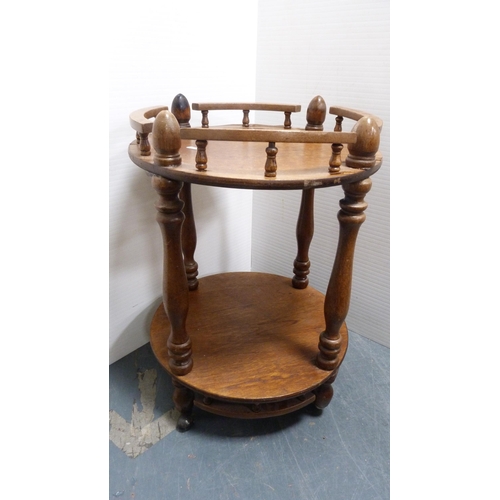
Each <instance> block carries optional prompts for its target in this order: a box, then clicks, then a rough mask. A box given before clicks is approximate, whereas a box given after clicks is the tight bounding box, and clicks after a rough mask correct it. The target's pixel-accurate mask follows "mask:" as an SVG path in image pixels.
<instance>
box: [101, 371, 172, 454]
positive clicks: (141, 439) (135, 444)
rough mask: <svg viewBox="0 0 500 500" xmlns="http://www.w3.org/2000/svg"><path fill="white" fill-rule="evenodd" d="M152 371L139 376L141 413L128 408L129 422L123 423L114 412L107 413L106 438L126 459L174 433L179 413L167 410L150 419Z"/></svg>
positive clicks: (153, 373)
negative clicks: (130, 415)
mask: <svg viewBox="0 0 500 500" xmlns="http://www.w3.org/2000/svg"><path fill="white" fill-rule="evenodd" d="M156 378H157V373H156V370H146V371H145V372H144V373H141V374H139V391H140V393H141V405H142V410H141V411H139V409H138V407H137V403H135V402H134V404H133V407H132V420H131V422H127V421H126V420H125V419H124V418H123V417H122V416H121V415H119V414H118V413H116V411H114V410H110V411H109V423H110V431H109V439H110V440H111V441H112V442H113V443H114V444H115V445H116V446H118V448H120V449H121V450H122V451H123V452H124V453H125V454H126V455H127V456H129V457H131V458H136V457H138V456H139V455H141V454H142V453H144V452H145V451H146V450H148V449H149V448H151V447H152V446H153V445H155V444H156V443H157V442H158V441H160V440H161V439H163V438H164V437H165V436H167V435H168V434H170V433H171V432H172V431H173V430H175V426H176V423H177V418H178V417H179V413H178V412H177V411H176V410H175V409H172V410H169V411H167V412H166V413H164V414H163V415H162V416H161V417H159V418H157V419H156V420H154V406H155V400H156Z"/></svg>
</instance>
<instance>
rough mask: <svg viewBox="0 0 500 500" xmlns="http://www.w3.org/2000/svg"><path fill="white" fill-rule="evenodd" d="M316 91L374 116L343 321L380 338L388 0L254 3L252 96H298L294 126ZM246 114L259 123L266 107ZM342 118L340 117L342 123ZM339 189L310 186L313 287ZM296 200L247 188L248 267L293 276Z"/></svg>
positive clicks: (328, 258)
mask: <svg viewBox="0 0 500 500" xmlns="http://www.w3.org/2000/svg"><path fill="white" fill-rule="evenodd" d="M318 94H319V95H321V96H323V98H324V99H325V101H326V104H327V106H328V107H329V106H332V105H343V106H346V107H351V108H357V109H361V110H366V111H368V112H370V113H373V114H375V115H377V116H379V117H380V118H382V119H383V121H384V127H383V131H382V138H381V145H380V150H381V152H382V154H383V156H384V162H383V166H382V168H381V170H380V171H379V172H378V173H377V174H376V175H375V176H374V177H373V178H372V180H373V188H372V190H371V191H370V193H368V195H367V197H366V200H367V202H368V209H367V211H366V214H367V219H366V222H365V223H364V224H363V226H361V230H360V233H359V236H358V242H357V246H356V253H355V260H354V275H353V288H352V296H351V307H350V311H349V315H348V317H347V324H348V327H349V329H350V330H351V331H354V332H356V333H359V334H361V335H364V336H366V337H368V338H371V339H373V340H375V341H377V342H379V343H382V344H384V345H389V271H390V267H389V165H390V155H389V139H390V116H389V0H378V1H376V2H374V1H372V0H337V1H334V2H332V1H331V0H328V1H325V0H311V1H309V2H303V1H301V0H261V1H260V2H259V22H258V50H257V92H256V97H257V100H259V101H275V102H285V103H291V104H301V105H302V110H303V111H302V112H301V113H300V114H297V115H296V114H294V115H292V125H293V126H304V125H305V123H306V120H305V111H306V109H307V106H308V104H309V102H310V100H311V99H312V98H313V97H314V96H316V95H318ZM256 119H257V120H258V121H260V122H266V120H268V119H270V114H266V113H262V114H257V118H256ZM334 125H335V117H334V116H333V115H327V119H326V122H325V129H328V130H333V127H334ZM352 126H353V122H352V121H350V120H344V123H343V127H344V130H347V131H349V130H350V129H351V128H352ZM277 146H278V148H279V144H278V145H277ZM278 164H279V153H278ZM278 169H279V167H278ZM342 197H343V191H342V189H341V188H340V187H339V188H330V189H319V190H316V203H315V214H316V216H315V235H314V239H313V242H312V245H311V251H310V259H311V263H312V266H311V274H310V276H309V278H310V283H311V285H312V286H314V287H315V288H316V289H318V290H320V291H322V292H323V293H324V292H325V291H326V287H327V284H328V280H329V277H330V273H331V269H332V264H333V259H334V256H335V250H336V246H337V235H338V224H337V218H336V214H337V211H338V210H339V206H338V200H339V199H340V198H342ZM299 206H300V193H299V192H296V191H289V192H285V191H279V192H260V191H259V192H255V193H254V200H253V233H252V270H253V271H262V272H274V273H277V274H282V275H284V276H292V275H293V273H292V268H293V260H294V258H295V255H296V242H295V225H296V219H297V214H298V210H299Z"/></svg>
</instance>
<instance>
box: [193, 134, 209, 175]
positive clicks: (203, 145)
mask: <svg viewBox="0 0 500 500" xmlns="http://www.w3.org/2000/svg"><path fill="white" fill-rule="evenodd" d="M207 144H208V141H201V140H197V141H196V158H195V162H196V169H197V170H200V171H203V170H206V169H207V163H208V158H207Z"/></svg>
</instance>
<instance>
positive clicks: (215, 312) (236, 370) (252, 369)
mask: <svg viewBox="0 0 500 500" xmlns="http://www.w3.org/2000/svg"><path fill="white" fill-rule="evenodd" d="M189 300H190V302H189V312H188V318H187V323H186V329H187V332H188V334H189V336H190V338H191V341H192V353H193V354H192V360H193V369H192V371H191V372H190V373H188V374H187V375H184V376H182V377H175V376H174V378H177V379H178V380H179V381H180V382H181V383H182V384H183V385H185V386H186V387H189V388H190V389H192V390H194V391H195V392H198V393H201V394H203V395H205V396H209V397H215V398H218V399H222V400H226V401H232V402H242V403H248V402H273V401H274V402H275V401H280V400H285V399H290V398H294V397H296V396H299V395H303V394H305V393H307V392H308V391H311V390H313V389H315V388H317V387H318V386H319V385H321V384H322V383H323V382H325V381H326V380H327V379H328V378H329V377H330V375H331V372H330V371H325V370H322V369H319V368H318V367H317V366H316V364H315V358H316V356H317V354H318V340H319V335H320V333H321V332H322V331H323V330H324V328H325V319H324V311H323V304H324V295H323V294H322V293H320V292H318V291H317V290H314V289H313V288H311V287H308V288H306V289H304V290H298V289H295V288H293V287H292V284H291V280H290V279H289V278H285V277H282V276H276V275H271V274H265V273H250V272H245V273H224V274H218V275H214V276H207V277H204V278H201V279H200V280H199V286H198V290H195V291H193V292H190V294H189ZM169 333H170V324H169V321H168V319H167V317H166V315H165V312H164V309H163V305H161V306H160V307H159V308H158V310H157V311H156V314H155V316H154V319H153V322H152V325H151V346H152V348H153V351H154V353H155V355H156V357H157V359H158V360H159V362H160V363H161V364H162V366H163V367H164V368H165V369H166V370H167V371H169V373H170V374H171V375H174V374H172V372H171V369H170V366H169V359H168V349H167V339H168V335H169ZM342 337H343V339H345V340H344V341H343V344H342V349H341V352H340V353H339V357H340V359H341V360H342V359H343V357H344V355H345V352H346V349H347V328H346V326H345V324H344V325H343V326H342Z"/></svg>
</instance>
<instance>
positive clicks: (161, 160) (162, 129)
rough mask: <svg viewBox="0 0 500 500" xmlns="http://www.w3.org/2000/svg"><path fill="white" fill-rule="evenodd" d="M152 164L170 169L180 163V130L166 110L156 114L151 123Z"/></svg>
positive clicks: (175, 120) (176, 122) (174, 118)
mask: <svg viewBox="0 0 500 500" xmlns="http://www.w3.org/2000/svg"><path fill="white" fill-rule="evenodd" d="M152 142H153V148H154V150H155V155H154V163H155V165H159V166H161V167H172V166H175V165H180V164H181V163H182V159H181V155H180V154H179V150H180V149H181V128H180V126H179V122H178V121H177V118H176V117H175V116H174V115H173V114H172V113H171V112H170V111H168V110H163V111H160V112H159V113H158V115H157V116H156V119H155V121H154V123H153V139H152Z"/></svg>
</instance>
